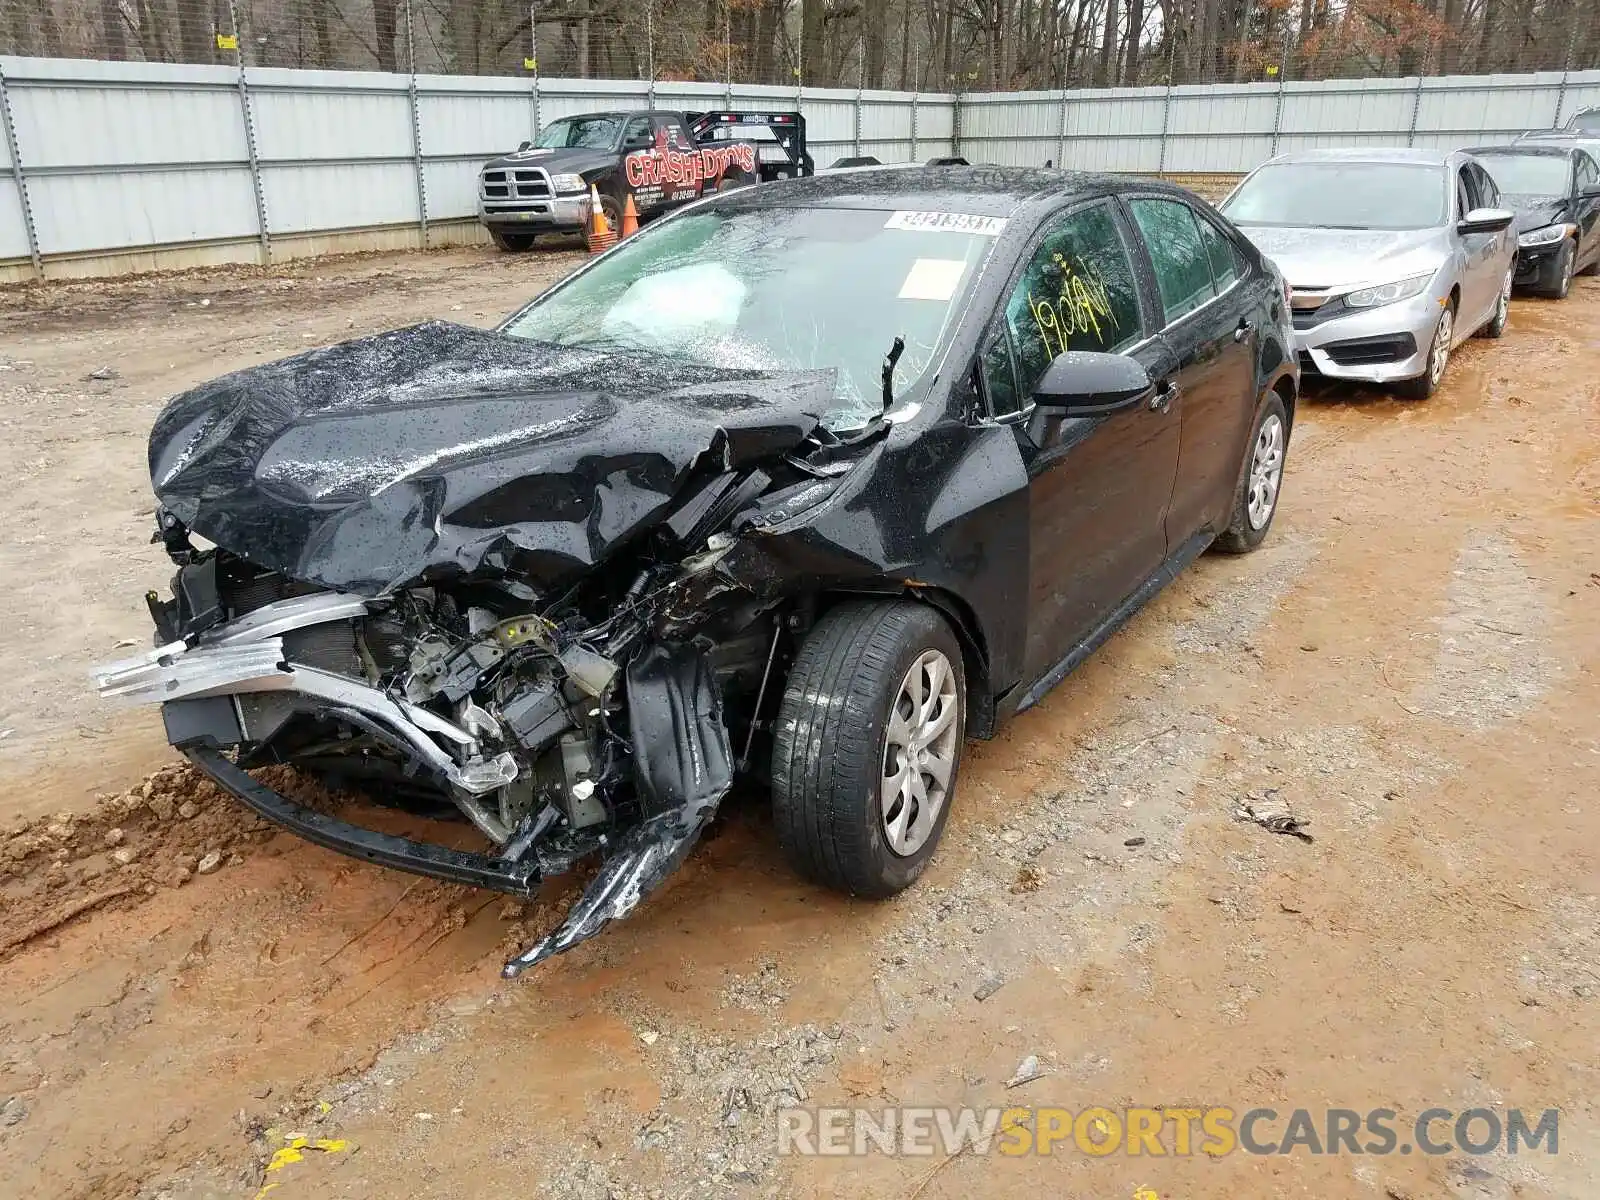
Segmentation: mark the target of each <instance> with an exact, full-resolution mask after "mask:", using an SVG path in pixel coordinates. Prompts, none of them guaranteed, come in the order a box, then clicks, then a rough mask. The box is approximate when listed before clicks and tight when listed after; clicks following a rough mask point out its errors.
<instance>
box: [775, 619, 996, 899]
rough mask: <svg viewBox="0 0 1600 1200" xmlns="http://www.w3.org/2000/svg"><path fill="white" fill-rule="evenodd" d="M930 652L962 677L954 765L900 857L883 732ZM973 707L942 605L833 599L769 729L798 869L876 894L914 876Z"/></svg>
mask: <svg viewBox="0 0 1600 1200" xmlns="http://www.w3.org/2000/svg"><path fill="white" fill-rule="evenodd" d="M929 650H937V651H939V652H940V653H942V654H943V655H944V656H945V658H946V660H947V661H948V662H949V663H950V665H951V668H952V670H953V673H954V676H955V697H956V717H955V729H956V738H955V744H954V751H953V763H952V766H951V769H950V779H949V784H948V785H947V787H946V789H945V798H944V803H943V806H942V807H941V808H940V809H939V811H938V813H937V815H936V817H935V818H934V820H933V823H932V828H931V832H929V833H928V835H927V839H926V841H925V842H923V843H922V845H921V846H920V848H918V849H916V850H915V851H914V852H913V853H911V854H909V855H904V856H902V855H901V854H899V853H896V851H895V850H893V849H892V848H891V847H890V845H889V840H888V835H887V834H886V832H885V829H884V820H883V815H882V804H881V800H880V796H881V787H882V782H883V767H884V755H885V748H886V731H887V727H888V724H889V713H890V708H891V706H892V705H893V704H895V703H896V702H897V700H898V699H899V698H900V688H901V684H902V682H903V681H904V680H905V679H906V677H907V675H908V673H909V672H910V670H911V668H912V666H913V664H915V663H916V662H917V660H918V658H919V657H920V656H921V655H922V654H923V653H924V652H926V651H929ZM966 716H967V714H966V680H965V674H964V672H963V669H962V661H961V646H960V644H959V643H958V642H957V641H956V637H955V634H954V633H952V632H951V630H950V626H949V625H948V624H947V623H946V622H945V620H944V618H942V617H941V616H940V615H939V613H938V612H936V611H935V610H934V609H932V608H930V607H928V606H927V605H924V604H914V603H909V602H897V601H878V602H850V603H846V604H841V605H839V606H838V607H837V608H834V609H830V610H829V611H828V612H827V613H826V614H825V615H824V616H823V618H822V619H821V620H820V621H818V622H817V624H816V626H815V627H814V628H813V629H812V630H811V632H810V633H808V634H807V635H806V637H805V639H804V640H803V641H802V642H801V643H800V649H799V653H798V654H797V655H796V657H795V663H794V668H793V670H791V671H790V673H789V679H788V682H787V684H786V685H785V687H784V693H783V704H782V706H781V708H780V709H779V713H778V725H777V731H776V733H775V735H774V738H773V750H772V811H773V819H774V824H775V825H776V827H777V833H778V844H779V846H781V847H782V849H783V853H784V856H785V857H786V858H787V859H788V860H789V862H790V863H791V864H792V865H793V866H794V868H795V870H796V871H798V872H799V873H800V874H801V875H803V876H805V877H806V878H808V879H811V880H814V881H816V882H818V883H822V884H826V885H827V886H828V887H832V888H836V889H838V890H839V891H842V892H846V893H849V894H850V895H853V896H865V897H868V898H871V899H882V898H884V897H886V896H892V895H894V894H895V893H896V892H899V891H901V890H903V889H905V888H907V887H909V886H910V885H911V884H912V883H913V882H915V880H916V879H917V877H918V876H919V875H921V874H922V871H923V868H924V867H926V866H927V864H928V860H929V859H930V858H932V857H933V853H934V851H935V850H936V849H937V848H938V845H939V840H940V838H941V837H942V836H943V834H944V826H945V821H946V820H947V819H948V817H949V815H950V806H951V803H952V802H953V801H954V799H955V795H956V789H957V779H958V777H959V773H960V768H961V752H962V743H963V740H964V738H965V733H966Z"/></svg>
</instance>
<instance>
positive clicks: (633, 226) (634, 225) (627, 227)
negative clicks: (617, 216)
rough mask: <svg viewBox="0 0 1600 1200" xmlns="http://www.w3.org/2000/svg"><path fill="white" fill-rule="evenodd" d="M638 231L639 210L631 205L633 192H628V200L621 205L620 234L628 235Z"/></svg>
mask: <svg viewBox="0 0 1600 1200" xmlns="http://www.w3.org/2000/svg"><path fill="white" fill-rule="evenodd" d="M638 232H639V210H638V209H637V208H635V207H634V206H633V193H632V192H629V193H628V200H627V203H625V204H624V205H623V206H622V236H623V237H630V236H632V235H633V234H635V233H638Z"/></svg>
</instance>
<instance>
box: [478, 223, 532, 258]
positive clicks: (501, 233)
mask: <svg viewBox="0 0 1600 1200" xmlns="http://www.w3.org/2000/svg"><path fill="white" fill-rule="evenodd" d="M489 236H490V237H491V238H493V239H494V244H495V245H496V246H499V247H500V249H502V250H509V251H510V252H511V253H512V254H522V253H525V252H526V251H529V250H532V249H533V243H534V241H535V240H536V239H537V238H538V236H539V235H538V234H536V233H527V232H523V231H521V230H514V229H491V230H489Z"/></svg>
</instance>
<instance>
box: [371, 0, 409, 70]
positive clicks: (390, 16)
mask: <svg viewBox="0 0 1600 1200" xmlns="http://www.w3.org/2000/svg"><path fill="white" fill-rule="evenodd" d="M395 4H396V0H372V32H373V34H374V35H375V37H376V38H377V42H376V47H377V53H378V70H380V71H390V72H394V71H398V70H399V69H400V65H399V63H397V62H396V61H395V53H394V34H395ZM407 65H409V64H407Z"/></svg>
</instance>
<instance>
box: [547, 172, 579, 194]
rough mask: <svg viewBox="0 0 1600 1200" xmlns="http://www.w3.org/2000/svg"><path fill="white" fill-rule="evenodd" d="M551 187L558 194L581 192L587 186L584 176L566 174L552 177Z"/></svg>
mask: <svg viewBox="0 0 1600 1200" xmlns="http://www.w3.org/2000/svg"><path fill="white" fill-rule="evenodd" d="M550 186H551V187H553V188H554V189H555V190H556V191H558V192H581V191H583V190H584V188H585V187H586V186H587V185H586V184H585V183H584V182H583V176H582V175H575V174H564V175H552V176H550Z"/></svg>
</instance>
